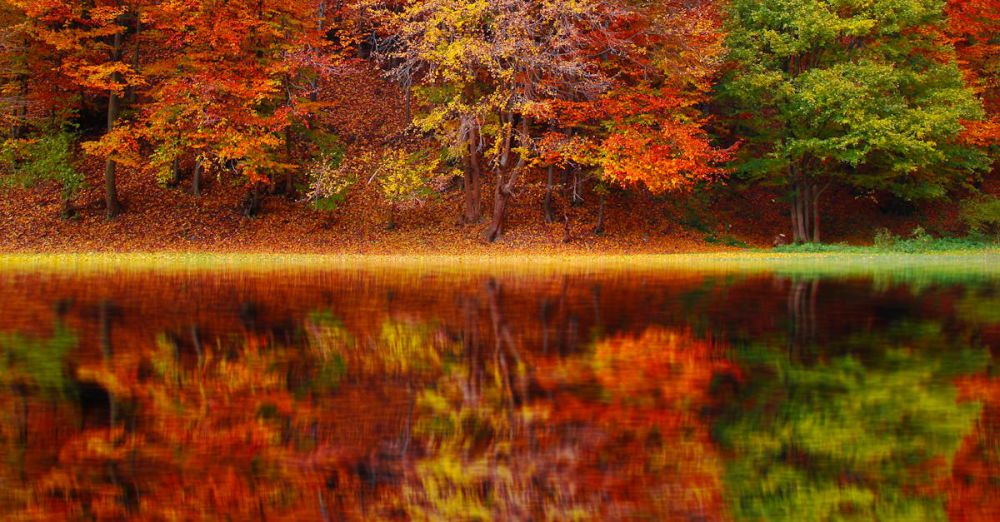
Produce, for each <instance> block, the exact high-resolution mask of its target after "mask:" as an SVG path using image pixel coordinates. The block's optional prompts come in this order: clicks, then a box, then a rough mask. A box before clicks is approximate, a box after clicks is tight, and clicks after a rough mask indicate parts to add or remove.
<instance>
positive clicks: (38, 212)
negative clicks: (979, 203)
mask: <svg viewBox="0 0 1000 522" xmlns="http://www.w3.org/2000/svg"><path fill="white" fill-rule="evenodd" d="M102 166H103V165H102V164H100V163H99V162H96V161H95V162H93V164H92V165H89V166H88V167H89V168H86V169H85V170H86V171H87V172H89V175H88V178H89V179H88V183H87V187H89V188H87V189H85V190H84V191H82V192H81V194H80V196H79V197H78V198H77V203H76V208H75V215H74V216H73V217H72V218H70V219H66V218H64V217H62V216H61V208H62V200H61V198H60V189H59V187H58V186H57V185H56V184H54V183H53V184H52V185H51V186H41V187H35V188H33V189H30V190H26V189H16V190H14V191H12V192H11V193H9V194H8V197H4V198H0V251H3V252H161V251H162V252H235V253H268V252H276V253H277V252H282V253H330V254H493V253H495V254H509V253H520V252H524V253H539V254H560V253H566V254H574V253H576V254H604V253H606V254H621V253H679V252H712V251H729V250H738V249H741V248H748V247H750V248H753V247H756V248H769V247H772V246H774V244H775V241H776V239H777V241H778V242H781V241H782V240H783V239H784V238H781V237H779V235H780V234H787V230H786V229H787V226H788V225H787V221H788V219H787V212H788V210H787V208H788V207H787V203H785V202H784V201H782V199H781V195H780V193H778V192H776V191H768V190H766V189H762V188H758V189H751V190H726V189H725V188H720V187H716V188H713V189H712V190H711V191H707V192H703V193H691V194H685V195H672V196H670V197H662V196H654V195H652V194H649V193H648V192H643V191H613V192H612V193H611V194H609V195H608V196H607V199H606V204H605V210H604V231H603V232H602V233H598V232H595V228H596V227H597V225H598V220H599V213H600V203H599V200H598V196H596V195H595V194H593V193H591V191H589V190H587V188H588V187H589V185H588V184H586V183H584V184H583V186H582V187H581V190H580V191H579V192H580V193H581V194H582V195H583V197H582V200H581V201H577V202H576V203H572V202H568V200H571V199H572V196H571V194H567V192H569V191H567V190H563V189H564V186H563V185H562V183H560V182H561V180H557V184H556V187H555V189H556V191H555V192H556V195H555V197H554V202H553V210H554V212H553V214H554V217H555V219H554V221H553V222H552V223H546V222H545V215H544V211H543V208H544V207H543V202H544V199H545V176H544V174H542V175H538V176H533V177H529V179H528V180H527V181H526V182H525V183H524V185H523V186H522V190H521V191H520V192H519V193H518V194H517V196H516V197H515V198H514V199H513V202H512V205H511V208H510V214H509V218H508V222H507V227H506V229H505V232H504V235H503V236H502V237H501V238H500V239H499V240H498V241H496V242H493V243H490V242H488V241H486V240H485V239H484V238H483V233H484V231H485V229H486V228H487V225H488V223H487V219H486V218H484V219H483V221H482V222H481V223H477V224H463V223H461V222H460V219H459V218H458V216H459V211H458V209H460V207H461V205H462V191H461V187H460V186H458V187H455V188H453V189H451V190H447V191H444V192H442V193H440V194H437V195H436V197H434V198H431V199H430V200H429V201H428V202H427V203H425V204H423V205H420V206H415V207H412V208H406V209H400V210H397V212H396V215H395V220H394V221H395V226H394V227H392V228H391V229H390V227H388V226H387V223H388V217H389V212H390V208H389V206H388V205H387V204H386V203H385V202H384V201H382V199H381V198H380V195H379V193H378V191H377V189H376V188H375V187H370V186H368V187H365V186H362V187H358V188H356V190H355V191H354V193H352V194H351V196H350V202H351V203H350V204H349V205H344V206H343V207H341V208H338V209H337V210H334V211H332V212H330V211H321V210H317V209H315V208H314V207H313V206H311V205H310V204H309V203H308V202H306V201H302V200H301V199H295V198H294V197H293V198H289V197H287V196H286V195H284V194H267V192H268V190H267V189H265V190H264V191H263V192H264V193H265V195H264V196H263V197H262V199H261V209H260V211H259V213H258V214H257V215H256V216H254V217H246V216H245V215H244V213H243V203H244V200H245V198H246V195H245V192H244V191H242V190H240V187H239V186H233V184H232V183H231V182H228V181H226V180H219V179H208V180H206V181H205V182H203V188H202V195H201V196H194V195H192V194H191V186H190V185H191V180H190V179H182V180H181V183H180V184H179V185H177V186H174V187H166V186H162V185H158V184H156V183H155V182H153V181H152V180H149V179H144V178H143V177H142V175H141V174H139V173H135V172H128V171H125V172H123V175H122V176H121V181H120V192H121V194H122V204H123V206H124V212H123V213H122V214H121V215H120V216H118V217H117V218H115V219H113V220H108V219H107V218H106V217H105V210H104V204H103V195H102V192H101V185H100V176H101V175H102V172H101V168H102ZM81 170H84V169H81ZM989 188H990V191H991V192H994V193H996V192H998V191H997V190H996V188H997V187H989ZM483 195H484V201H483V207H484V208H490V207H491V205H492V197H491V193H490V191H488V190H484V194H483ZM830 200H831V201H836V204H835V205H830V206H829V207H828V208H829V214H830V215H829V217H827V216H824V217H827V219H826V220H825V222H824V225H825V230H824V234H825V241H826V242H831V243H839V242H844V243H850V244H858V245H867V244H871V242H872V238H873V237H874V234H875V233H876V232H877V231H878V230H881V229H883V228H885V229H888V230H889V231H890V232H892V233H894V234H896V235H899V236H907V235H908V234H909V233H910V232H911V231H912V230H913V229H914V228H916V227H918V226H920V227H923V228H925V229H926V230H928V231H929V232H930V233H931V234H933V235H935V236H951V237H954V236H961V235H964V234H965V233H966V230H965V227H964V225H963V223H962V221H961V219H960V217H959V208H958V206H957V205H956V204H954V203H953V202H949V201H940V202H935V203H932V204H924V205H920V206H911V205H908V204H906V203H905V202H900V201H898V200H896V199H894V198H891V197H889V196H887V197H886V198H884V199H883V200H881V201H880V200H878V199H876V198H872V197H862V196H859V195H857V194H852V193H851V191H850V190H847V189H843V190H842V191H841V193H835V194H831V197H830ZM564 209H565V210H566V212H565V213H564ZM567 218H568V226H567Z"/></svg>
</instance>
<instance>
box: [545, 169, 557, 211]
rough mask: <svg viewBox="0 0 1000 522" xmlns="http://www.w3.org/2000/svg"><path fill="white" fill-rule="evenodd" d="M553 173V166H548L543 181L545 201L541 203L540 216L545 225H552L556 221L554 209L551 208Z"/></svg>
mask: <svg viewBox="0 0 1000 522" xmlns="http://www.w3.org/2000/svg"><path fill="white" fill-rule="evenodd" d="M554 171H555V167H554V166H553V165H549V168H548V172H547V176H546V179H545V200H544V201H543V202H542V215H543V217H544V218H545V222H546V223H554V222H555V220H556V212H555V209H554V208H552V177H553V174H554Z"/></svg>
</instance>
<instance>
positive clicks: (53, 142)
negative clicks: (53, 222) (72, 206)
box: [0, 131, 85, 201]
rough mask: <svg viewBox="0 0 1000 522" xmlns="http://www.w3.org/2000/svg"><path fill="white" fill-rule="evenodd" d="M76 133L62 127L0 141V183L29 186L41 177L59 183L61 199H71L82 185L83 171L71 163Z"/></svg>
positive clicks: (39, 181)
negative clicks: (41, 133)
mask: <svg viewBox="0 0 1000 522" xmlns="http://www.w3.org/2000/svg"><path fill="white" fill-rule="evenodd" d="M75 142H76V135H75V134H73V133H71V132H68V131H61V132H56V133H49V134H43V135H42V136H40V137H38V138H34V139H29V140H8V141H7V142H5V143H3V144H0V173H3V174H6V175H5V176H3V177H0V187H3V186H21V187H31V186H34V185H36V184H38V183H41V182H44V181H55V182H57V183H59V184H60V185H62V195H63V199H65V200H67V201H68V200H71V199H72V198H73V197H74V196H76V194H77V193H78V192H79V191H80V189H81V188H83V185H84V182H85V179H84V176H83V174H81V173H80V172H78V171H77V170H76V168H75V167H74V166H73V147H74V144H75Z"/></svg>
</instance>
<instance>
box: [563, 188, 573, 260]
mask: <svg viewBox="0 0 1000 522" xmlns="http://www.w3.org/2000/svg"><path fill="white" fill-rule="evenodd" d="M568 179H569V176H568V175H566V174H565V173H564V178H563V181H564V183H563V205H562V209H563V243H569V242H570V241H571V240H572V239H573V236H572V234H571V233H570V223H569V207H570V205H569V199H570V198H571V197H572V191H571V190H570V188H569V184H568V183H566V182H565V181H566V180H568Z"/></svg>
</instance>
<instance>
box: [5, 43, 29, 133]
mask: <svg viewBox="0 0 1000 522" xmlns="http://www.w3.org/2000/svg"><path fill="white" fill-rule="evenodd" d="M30 49H31V47H30V44H29V43H28V41H27V40H25V42H24V53H25V56H27V54H28V52H29V51H30ZM25 67H27V65H25ZM29 80H30V77H29V75H28V73H27V72H21V73H20V74H18V76H17V82H18V86H19V87H20V89H19V91H20V92H19V94H20V98H21V99H20V100H19V101H20V104H19V107H18V108H17V109H15V110H14V122H13V124H12V125H11V130H10V135H11V137H12V138H14V139H15V140H17V139H21V138H23V137H24V135H25V134H26V132H27V126H28V82H29Z"/></svg>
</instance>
